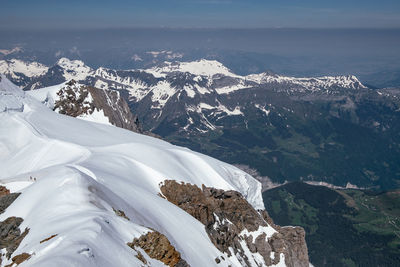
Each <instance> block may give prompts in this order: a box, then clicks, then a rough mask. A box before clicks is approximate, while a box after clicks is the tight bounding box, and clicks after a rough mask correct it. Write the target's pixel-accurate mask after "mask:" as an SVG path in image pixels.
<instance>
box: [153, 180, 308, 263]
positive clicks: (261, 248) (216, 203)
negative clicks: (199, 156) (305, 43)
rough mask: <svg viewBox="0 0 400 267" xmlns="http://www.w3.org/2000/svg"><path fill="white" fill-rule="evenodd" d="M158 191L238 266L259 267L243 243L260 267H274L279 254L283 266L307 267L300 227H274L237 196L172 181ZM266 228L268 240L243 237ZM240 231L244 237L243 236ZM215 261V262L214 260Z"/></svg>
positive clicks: (259, 235)
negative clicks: (255, 255) (269, 229)
mask: <svg viewBox="0 0 400 267" xmlns="http://www.w3.org/2000/svg"><path fill="white" fill-rule="evenodd" d="M160 189H161V192H162V194H163V196H164V197H165V198H166V199H167V200H168V201H170V202H171V203H173V204H175V205H177V206H178V207H180V208H182V209H183V210H185V211H186V212H188V213H189V214H190V215H192V216H193V217H195V218H196V219H197V220H199V221H200V222H201V223H203V224H204V226H205V229H206V231H207V233H208V235H209V237H210V240H211V241H212V242H213V244H214V245H215V246H216V247H217V248H218V249H219V250H220V251H221V252H223V253H226V254H227V255H228V256H231V250H230V248H231V249H233V251H234V253H235V254H236V255H238V258H239V260H240V261H241V264H242V265H244V266H251V265H252V264H251V263H250V262H255V264H257V265H258V264H260V262H257V260H256V259H249V257H248V256H247V255H246V253H245V249H244V247H243V241H244V243H245V245H246V246H247V249H248V250H250V252H252V253H259V254H260V255H261V256H262V257H263V259H264V262H263V263H261V264H263V265H267V266H269V265H272V264H277V263H278V262H279V260H280V257H279V254H280V253H283V254H284V255H285V263H286V265H287V266H290V267H294V266H296V267H297V266H308V265H309V262H308V251H307V246H306V243H305V238H304V237H305V234H304V230H303V229H302V228H300V227H283V228H281V227H279V226H276V225H275V224H274V223H273V221H272V219H271V218H270V217H269V216H268V213H267V212H266V211H257V210H255V209H254V208H253V207H252V206H251V205H250V204H249V203H248V202H247V200H246V199H245V198H243V196H242V195H241V194H240V193H238V192H236V191H224V190H220V189H215V188H210V187H205V186H204V185H203V187H202V189H200V188H199V187H197V186H195V185H191V184H185V183H181V184H179V183H177V182H176V181H172V180H166V181H164V183H163V184H162V185H161V186H160ZM268 226H271V227H273V228H275V230H276V233H275V234H273V235H272V236H267V234H266V233H265V232H261V233H259V234H258V236H256V237H254V240H253V235H252V234H246V233H251V232H255V231H257V230H259V229H260V227H268ZM244 230H245V232H246V233H243V231H244ZM271 252H273V253H274V259H271ZM218 261H220V259H219V258H217V259H216V262H217V263H218Z"/></svg>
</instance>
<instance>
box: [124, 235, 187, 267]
mask: <svg viewBox="0 0 400 267" xmlns="http://www.w3.org/2000/svg"><path fill="white" fill-rule="evenodd" d="M127 245H128V246H129V247H131V248H132V249H135V247H140V248H141V249H143V250H144V251H145V252H146V254H147V255H149V257H151V258H153V259H156V260H159V261H161V262H163V263H164V264H165V265H167V266H170V267H189V264H187V262H186V261H185V260H184V259H182V258H181V254H180V253H179V252H178V251H176V250H175V248H174V247H173V246H172V245H171V243H170V242H169V241H168V238H167V237H166V236H165V235H163V234H161V233H159V232H157V231H153V232H148V233H147V234H145V235H142V236H141V237H140V238H135V239H134V240H133V242H131V243H128V244H127ZM137 257H138V259H140V260H141V261H142V262H143V263H144V264H147V262H146V260H145V259H144V257H143V255H141V253H140V252H138V256H137Z"/></svg>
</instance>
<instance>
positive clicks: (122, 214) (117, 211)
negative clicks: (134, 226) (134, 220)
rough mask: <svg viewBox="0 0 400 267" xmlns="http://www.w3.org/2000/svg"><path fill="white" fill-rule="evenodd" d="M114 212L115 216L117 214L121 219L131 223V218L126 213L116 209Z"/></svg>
mask: <svg viewBox="0 0 400 267" xmlns="http://www.w3.org/2000/svg"><path fill="white" fill-rule="evenodd" d="M113 211H114V212H115V214H116V215H117V216H120V217H122V218H124V219H126V220H128V221H130V220H129V218H128V217H127V216H126V215H125V212H123V211H122V210H117V209H114V208H113Z"/></svg>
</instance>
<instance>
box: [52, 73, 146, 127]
mask: <svg viewBox="0 0 400 267" xmlns="http://www.w3.org/2000/svg"><path fill="white" fill-rule="evenodd" d="M57 95H58V97H59V99H58V100H57V101H55V103H54V110H56V111H58V112H59V113H61V114H65V115H69V116H72V117H78V116H85V115H91V114H93V112H95V111H102V112H104V116H106V117H107V118H108V120H109V122H110V123H111V124H113V125H115V126H117V127H120V128H124V129H127V130H131V131H134V132H142V128H141V125H140V123H139V119H138V117H137V116H135V115H133V114H132V113H131V111H130V108H129V106H128V104H127V103H126V101H125V100H124V99H123V98H122V97H121V96H120V94H119V92H118V91H115V90H107V89H98V88H95V87H92V86H85V85H79V84H77V82H76V81H74V80H71V81H69V82H68V83H66V86H65V87H63V88H61V89H60V90H59V91H58V92H57Z"/></svg>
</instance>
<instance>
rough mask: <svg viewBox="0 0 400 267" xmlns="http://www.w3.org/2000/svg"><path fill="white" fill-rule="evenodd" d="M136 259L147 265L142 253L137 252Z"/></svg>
mask: <svg viewBox="0 0 400 267" xmlns="http://www.w3.org/2000/svg"><path fill="white" fill-rule="evenodd" d="M135 257H136V258H138V259H139V260H140V261H141V262H143V263H144V264H147V260H146V259H145V258H144V257H143V255H142V253H141V252H140V251H138V252H137V255H136V256H135Z"/></svg>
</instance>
